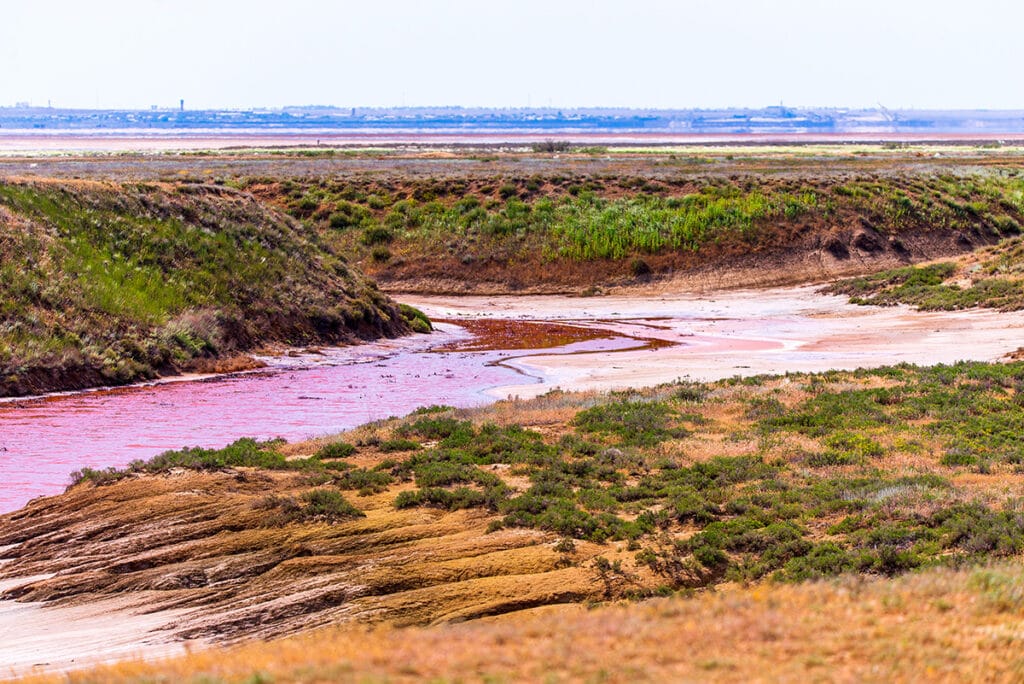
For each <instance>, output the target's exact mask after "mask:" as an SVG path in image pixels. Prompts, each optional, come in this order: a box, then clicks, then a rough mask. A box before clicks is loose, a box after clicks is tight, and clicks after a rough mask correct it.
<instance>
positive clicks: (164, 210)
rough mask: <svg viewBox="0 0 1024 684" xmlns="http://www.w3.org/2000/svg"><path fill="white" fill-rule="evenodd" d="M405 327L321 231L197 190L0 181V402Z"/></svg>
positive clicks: (240, 197)
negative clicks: (262, 349)
mask: <svg viewBox="0 0 1024 684" xmlns="http://www.w3.org/2000/svg"><path fill="white" fill-rule="evenodd" d="M408 330H409V327H408V325H407V323H406V322H405V321H404V320H403V318H402V316H401V315H400V313H399V311H398V308H397V306H396V305H395V304H394V303H393V302H391V301H390V300H389V299H388V298H387V297H386V296H384V295H383V294H381V293H380V292H379V291H378V290H377V288H376V286H375V285H374V284H373V283H371V282H370V281H368V280H367V279H365V278H364V277H363V276H362V275H360V274H359V273H358V271H356V270H355V269H354V268H352V267H350V266H348V265H347V264H346V263H345V261H344V259H343V258H341V257H340V256H339V255H338V254H337V253H336V252H334V250H333V249H331V248H330V247H329V246H328V245H325V244H324V243H322V242H321V241H320V240H319V239H318V238H317V236H316V235H315V234H312V233H310V232H309V231H307V230H305V229H304V228H303V227H302V226H301V225H300V224H298V223H297V222H296V221H294V220H291V219H289V218H288V217H286V216H283V215H281V214H280V213H277V212H275V211H272V210H270V209H268V208H267V207H265V206H263V205H261V204H259V203H258V202H256V201H254V200H253V199H252V197H251V196H249V195H246V194H244V193H239V192H237V191H234V190H231V189H228V188H220V187H216V186H207V185H197V184H176V185H159V184H124V183H121V184H117V183H96V182H87V181H32V182H14V181H6V182H3V183H0V396H8V395H19V394H35V393H41V392H45V391H51V390H63V389H79V388H84V387H90V386H96V385H112V384H122V383H127V382H133V381H138V380H142V379H147V378H151V377H154V376H156V375H158V374H167V373H175V372H178V371H180V370H182V369H187V368H202V369H218V368H221V367H226V368H231V367H234V368H237V367H238V365H239V364H237V363H227V364H226V366H225V365H222V364H221V363H219V361H223V360H224V359H228V358H230V357H232V356H233V355H236V354H238V353H240V352H244V351H247V350H251V349H253V348H255V347H258V346H260V345H264V344H267V343H285V344H306V343H335V344H337V343H350V342H354V341H357V340H359V339H371V338H375V337H380V336H396V335H400V334H403V333H405V332H407V331H408Z"/></svg>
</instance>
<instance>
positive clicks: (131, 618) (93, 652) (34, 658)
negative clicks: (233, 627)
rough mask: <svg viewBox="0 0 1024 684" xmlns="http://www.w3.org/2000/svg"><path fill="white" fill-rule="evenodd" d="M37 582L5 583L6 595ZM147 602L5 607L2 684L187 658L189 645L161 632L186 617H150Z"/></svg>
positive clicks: (0, 615)
mask: <svg viewBox="0 0 1024 684" xmlns="http://www.w3.org/2000/svg"><path fill="white" fill-rule="evenodd" d="M32 579H37V578H31V577H29V578H17V579H13V580H5V581H2V582H0V591H3V590H7V589H11V588H13V587H16V586H18V585H19V584H24V583H26V582H27V581H29V580H32ZM146 601H147V597H146V596H145V595H142V594H135V595H131V596H127V597H125V598H123V599H113V600H104V601H95V602H92V603H89V604H86V605H61V606H50V605H44V604H41V603H32V602H25V603H19V602H16V601H0V643H3V649H2V650H0V654H2V655H0V679H8V678H14V677H18V676H24V675H26V674H30V673H41V672H53V671H62V670H71V669H76V668H80V667H86V666H89V665H95V664H98V663H103V662H111V661H115V660H121V659H124V658H132V657H146V658H159V657H164V656H173V655H178V654H180V653H184V652H185V650H186V648H187V647H186V644H184V643H182V642H173V641H169V640H168V639H167V638H166V637H165V636H163V635H161V633H160V630H161V629H162V628H166V627H167V626H168V625H170V624H171V623H173V622H174V621H176V620H178V619H179V618H181V617H182V615H183V614H184V613H185V612H186V611H160V612H156V613H147V612H146V610H145V607H146ZM199 645H200V644H199V642H196V643H195V644H191V645H189V647H192V646H199Z"/></svg>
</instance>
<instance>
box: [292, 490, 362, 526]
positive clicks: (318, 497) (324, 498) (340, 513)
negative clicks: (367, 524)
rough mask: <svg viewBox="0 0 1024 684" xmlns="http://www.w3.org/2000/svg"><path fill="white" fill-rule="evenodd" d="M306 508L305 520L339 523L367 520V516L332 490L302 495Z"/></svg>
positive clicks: (304, 511)
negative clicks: (349, 520)
mask: <svg viewBox="0 0 1024 684" xmlns="http://www.w3.org/2000/svg"><path fill="white" fill-rule="evenodd" d="M302 500H303V501H304V502H305V504H306V506H305V509H304V510H303V516H304V518H305V519H307V520H309V519H315V520H324V521H327V522H337V521H340V520H347V519H351V518H365V517H366V514H365V513H363V512H362V511H360V510H359V509H358V508H356V507H355V506H353V505H352V504H350V503H349V502H348V501H346V500H345V497H343V496H342V495H341V494H339V493H338V492H336V491H334V490H331V489H313V490H310V491H308V492H306V493H305V494H303V495H302Z"/></svg>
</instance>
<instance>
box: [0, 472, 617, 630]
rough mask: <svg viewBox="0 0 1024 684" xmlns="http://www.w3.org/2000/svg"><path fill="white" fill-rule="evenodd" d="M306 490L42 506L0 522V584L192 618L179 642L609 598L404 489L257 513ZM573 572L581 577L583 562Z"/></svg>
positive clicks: (302, 484)
mask: <svg viewBox="0 0 1024 684" xmlns="http://www.w3.org/2000/svg"><path fill="white" fill-rule="evenodd" d="M308 488H309V483H308V476H303V475H294V474H291V475H285V474H280V473H269V472H263V471H250V470H240V471H223V472H215V473H206V474H204V473H194V472H180V473H176V474H171V475H168V476H158V477H142V478H132V479H130V480H128V481H122V482H120V483H117V484H114V485H110V486H103V487H94V486H92V485H86V486H79V487H76V488H75V489H73V490H71V491H70V492H69V493H67V494H65V495H63V496H59V497H54V498H49V499H40V500H36V501H35V502H32V503H30V504H29V505H28V506H27V507H26V508H24V509H22V510H21V511H19V512H17V513H13V514H8V515H5V516H0V545H7V544H16V545H17V546H16V547H15V548H14V549H11V550H8V551H6V552H5V553H4V554H3V555H4V556H5V558H7V559H9V560H8V561H7V562H6V563H5V564H4V566H3V571H2V575H3V576H5V577H18V576H21V577H31V576H35V575H44V574H46V575H48V574H51V573H56V575H55V576H53V577H50V578H49V579H41V580H36V581H31V582H26V583H25V584H24V585H21V586H16V587H14V588H11V589H8V590H7V591H6V592H5V593H4V594H3V597H4V598H7V599H18V600H19V601H45V602H55V603H56V604H57V605H76V604H78V603H81V602H87V603H91V602H95V601H98V600H103V599H105V598H111V597H115V596H123V595H127V594H129V593H130V594H132V595H136V596H144V597H147V598H148V605H147V609H148V611H150V612H154V613H155V612H160V611H167V610H173V609H183V608H187V609H189V614H188V615H187V617H184V618H182V619H180V620H179V621H177V622H176V623H174V624H172V625H171V627H170V628H169V630H170V632H169V634H168V636H171V635H173V636H174V637H177V638H201V637H217V638H218V639H225V638H227V639H230V638H233V637H241V636H247V637H249V636H263V637H269V636H274V635H278V634H284V633H289V632H295V631H299V630H304V629H309V628H311V627H315V626H317V625H325V624H330V623H336V622H349V621H358V622H380V621H388V622H393V623H395V624H428V623H432V622H436V621H457V620H464V619H468V618H472V617H480V616H484V615H493V614H499V613H505V612H508V611H512V610H518V609H522V608H528V607H531V606H537V605H546V604H551V603H563V602H577V601H584V600H587V599H600V598H602V597H603V596H604V595H605V587H604V585H602V584H601V583H600V582H598V581H595V580H596V577H595V575H594V571H593V570H592V569H590V568H588V567H586V565H585V561H586V560H587V559H588V558H590V557H592V556H595V555H597V554H598V553H605V554H607V553H608V550H607V549H606V548H605V549H602V548H601V547H599V546H597V545H593V544H587V543H579V544H577V550H576V552H574V553H573V554H571V555H566V554H562V553H559V552H557V551H555V550H554V549H553V548H552V546H553V544H554V542H555V540H556V538H555V537H554V536H552V535H550V534H546V533H542V532H536V531H531V530H503V531H499V532H495V533H491V534H486V533H485V532H486V528H487V524H488V522H489V520H490V519H491V518H492V517H493V514H486V513H481V512H478V511H469V512H467V511H461V512H455V513H448V512H444V511H439V510H434V509H413V510H408V511H401V510H395V508H394V506H393V505H392V503H393V501H394V497H395V491H389V492H387V493H385V494H382V495H373V496H365V497H352V498H353V501H354V502H355V503H356V504H357V505H358V506H359V507H360V508H361V509H362V510H363V511H364V512H365V513H366V515H367V517H366V518H365V519H359V520H355V521H352V522H348V523H341V524H335V525H328V524H311V525H310V524H307V525H288V526H284V527H282V526H275V525H273V524H268V523H267V522H266V520H267V517H268V513H267V511H266V510H262V509H261V508H260V501H261V500H262V499H264V497H266V496H267V495H269V494H272V493H273V494H278V495H288V494H290V493H294V492H295V491H296V490H298V489H301V490H307V489H308ZM577 563H579V565H576V564H577Z"/></svg>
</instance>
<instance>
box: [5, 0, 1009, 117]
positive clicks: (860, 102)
mask: <svg viewBox="0 0 1024 684" xmlns="http://www.w3.org/2000/svg"><path fill="white" fill-rule="evenodd" d="M0 3H2V5H0V106H11V105H13V104H15V103H17V102H29V103H31V104H33V105H37V106H45V105H47V104H48V103H50V104H52V105H53V106H55V107H86V108H139V109H148V108H149V107H150V106H151V105H158V106H161V107H171V106H174V107H176V106H177V104H178V101H179V99H184V100H185V103H186V107H187V108H191V109H200V108H250V107H281V106H285V105H311V104H320V105H336V106H340V107H380V106H383V107H388V106H402V105H406V106H438V105H459V106H465V107H472V106H483V107H527V106H532V107H547V106H551V107H558V108H568V107H591V106H607V107H634V108H701V107H703V108H711V107H744V106H749V107H761V106H768V105H777V104H780V103H782V104H785V105H786V106H830V107H875V106H877V105H878V104H882V105H884V106H886V107H888V108H890V109H906V108H912V107H917V108H965V109H966V108H970V109H1024V68H1022V65H1024V39H1021V30H1022V27H1024V3H1021V2H1019V1H1018V0H972V1H971V2H963V1H962V0H956V1H954V0H856V1H851V0H717V1H714V0H678V1H676V2H671V1H668V0H622V1H614V2H613V1H611V0H589V1H584V0H565V1H560V0H509V1H507V2H488V1H487V0H448V1H445V2H441V1H439V0H363V1H361V2H347V1H344V0H341V1H335V2H328V1H320V2H316V1H313V0H281V1H276V2H270V1H268V0H88V1H83V0H31V1H27V0H0Z"/></svg>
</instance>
